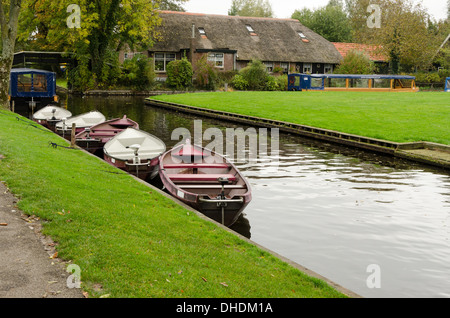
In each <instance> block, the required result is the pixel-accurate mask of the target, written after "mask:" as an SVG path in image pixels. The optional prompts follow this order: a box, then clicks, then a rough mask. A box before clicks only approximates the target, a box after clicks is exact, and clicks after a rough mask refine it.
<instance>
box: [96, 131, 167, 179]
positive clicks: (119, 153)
mask: <svg viewBox="0 0 450 318" xmlns="http://www.w3.org/2000/svg"><path fill="white" fill-rule="evenodd" d="M165 151H166V145H165V144H164V142H163V141H162V140H160V139H159V138H157V137H155V136H153V135H151V134H149V133H147V132H145V131H142V130H140V129H135V128H127V129H125V130H123V131H121V132H120V133H118V134H117V135H115V136H114V137H113V138H111V139H110V140H109V141H108V142H107V143H106V144H105V146H104V147H103V153H104V156H103V157H104V159H105V160H106V161H107V162H108V163H110V164H112V165H114V166H116V167H118V168H120V169H122V170H124V171H126V172H128V173H131V174H133V175H135V176H137V177H138V178H141V179H143V180H146V179H148V178H150V179H153V178H154V177H155V176H157V175H158V163H159V157H160V156H161V154H162V153H164V152H165Z"/></svg>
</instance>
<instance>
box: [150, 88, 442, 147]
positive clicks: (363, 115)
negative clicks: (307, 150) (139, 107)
mask: <svg viewBox="0 0 450 318" xmlns="http://www.w3.org/2000/svg"><path fill="white" fill-rule="evenodd" d="M152 98H153V99H157V100H162V101H168V102H174V103H180V104H185V105H191V106H198V107H205V108H210V109H216V110H223V111H228V112H233V113H241V114H245V115H250V116H257V117H263V118H269V119H276V120H281V121H287V122H292V123H296V124H302V125H309V126H314V127H318V128H326V129H331V130H337V131H340V132H345V133H350V134H356V135H361V136H365V137H372V138H378V139H383V140H389V141H395V142H414V141H430V142H436V143H442V144H447V145H449V144H450V124H449V123H450V94H448V93H444V92H426V93H381V92H212V93H193V94H182V95H161V96H156V97H152Z"/></svg>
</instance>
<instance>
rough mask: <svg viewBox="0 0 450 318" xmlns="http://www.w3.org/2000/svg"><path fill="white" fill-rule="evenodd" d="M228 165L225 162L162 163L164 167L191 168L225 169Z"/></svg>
mask: <svg viewBox="0 0 450 318" xmlns="http://www.w3.org/2000/svg"><path fill="white" fill-rule="evenodd" d="M229 167H230V166H229V165H228V164H226V163H172V164H166V165H164V168H165V169H191V168H212V169H225V168H229Z"/></svg>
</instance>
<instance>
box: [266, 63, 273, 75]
mask: <svg viewBox="0 0 450 318" xmlns="http://www.w3.org/2000/svg"><path fill="white" fill-rule="evenodd" d="M264 65H265V66H266V70H267V72H269V73H271V72H273V62H264Z"/></svg>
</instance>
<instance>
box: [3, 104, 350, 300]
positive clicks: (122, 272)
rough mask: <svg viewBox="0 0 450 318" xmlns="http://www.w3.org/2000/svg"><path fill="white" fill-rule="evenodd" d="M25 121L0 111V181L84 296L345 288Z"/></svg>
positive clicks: (299, 293) (297, 293)
mask: <svg viewBox="0 0 450 318" xmlns="http://www.w3.org/2000/svg"><path fill="white" fill-rule="evenodd" d="M29 123H30V122H29V121H27V122H24V121H18V120H17V119H16V115H15V114H12V113H10V112H8V111H0V154H2V155H3V156H4V159H1V160H0V179H1V180H2V181H3V182H5V183H6V184H7V185H8V187H9V188H10V189H11V191H12V192H13V193H14V194H15V195H16V196H17V197H18V198H19V199H20V201H19V203H18V207H19V208H20V209H21V210H23V211H24V212H25V213H27V214H29V215H36V216H38V217H40V218H41V220H43V221H44V227H43V230H44V233H45V234H46V235H49V236H50V237H52V239H53V240H54V241H56V242H57V244H58V246H57V250H58V257H60V258H62V259H64V260H70V261H71V263H72V264H76V265H78V266H79V267H80V269H81V281H82V288H84V289H85V290H86V291H88V292H89V293H90V296H91V297H99V296H101V295H105V294H109V295H110V297H171V298H172V297H174V298H175V297H186V298H190V297H198V298H207V297H217V298H232V297H244V298H247V297H251V298H278V297H283V298H284V297H286V298H290V297H327V298H328V297H343V296H344V295H342V294H341V293H339V292H337V291H336V290H334V289H333V288H331V287H330V286H329V285H327V284H325V283H324V282H323V281H321V280H318V279H315V278H310V277H308V276H306V275H305V274H304V273H302V272H300V271H299V270H298V269H296V268H294V267H292V266H291V265H289V264H287V263H285V262H283V261H281V260H280V259H279V258H276V257H274V256H272V255H271V254H269V253H268V252H266V251H264V250H262V249H260V248H258V247H256V246H254V245H253V244H250V243H248V242H247V241H245V240H243V239H241V238H239V237H238V236H236V235H234V234H232V233H230V232H228V231H225V230H224V229H222V228H221V227H219V226H217V225H216V224H214V223H212V222H209V221H206V220H204V219H202V218H200V217H199V216H197V215H196V214H195V213H193V212H189V211H188V210H187V209H185V208H183V207H181V206H180V205H178V204H176V203H174V202H173V201H172V200H170V199H169V198H166V197H165V196H163V195H161V194H160V193H159V192H157V191H155V190H154V189H152V188H149V187H147V186H146V185H144V184H142V183H140V182H138V181H137V180H135V179H134V178H132V177H131V176H130V175H128V174H126V173H123V172H121V171H120V170H118V169H116V168H114V167H112V166H110V165H108V164H107V163H106V162H104V161H102V160H99V159H98V158H95V157H92V156H90V155H88V154H86V153H84V152H82V151H80V150H71V149H65V148H61V147H58V148H56V149H55V148H52V147H50V146H49V142H54V143H57V144H60V145H65V146H67V145H68V143H67V142H66V141H65V140H63V139H62V138H60V137H58V136H57V135H56V134H54V133H52V132H50V131H43V130H40V129H36V128H34V127H32V126H30V125H29ZM94 286H97V287H94ZM98 286H101V288H98Z"/></svg>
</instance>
